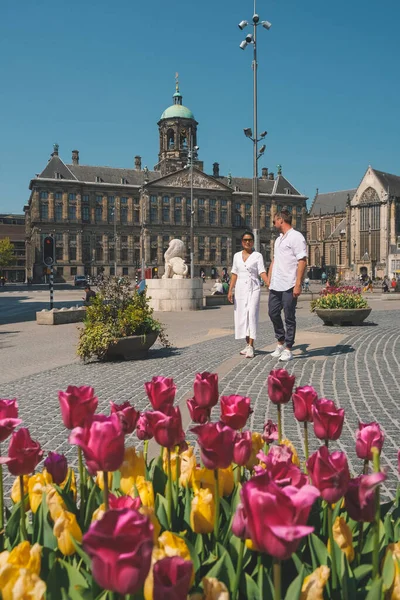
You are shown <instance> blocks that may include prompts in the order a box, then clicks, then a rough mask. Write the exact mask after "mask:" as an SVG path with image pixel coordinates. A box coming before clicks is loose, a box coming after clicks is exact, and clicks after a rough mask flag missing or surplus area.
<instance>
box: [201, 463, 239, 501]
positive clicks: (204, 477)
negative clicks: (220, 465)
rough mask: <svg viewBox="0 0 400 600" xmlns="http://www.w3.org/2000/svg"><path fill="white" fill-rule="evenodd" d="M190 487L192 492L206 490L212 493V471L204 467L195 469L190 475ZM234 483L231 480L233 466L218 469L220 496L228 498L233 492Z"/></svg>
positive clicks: (213, 484)
mask: <svg viewBox="0 0 400 600" xmlns="http://www.w3.org/2000/svg"><path fill="white" fill-rule="evenodd" d="M192 486H193V488H194V490H195V491H196V490H197V489H199V488H200V487H201V488H208V489H209V490H210V491H211V492H213V493H214V486H215V476H214V471H211V470H210V469H206V468H205V467H197V468H195V469H194V470H193V473H192ZM234 486H235V482H234V479H233V466H232V465H230V466H229V467H228V468H227V469H218V487H219V493H220V495H221V496H230V495H231V494H232V492H233V488H234Z"/></svg>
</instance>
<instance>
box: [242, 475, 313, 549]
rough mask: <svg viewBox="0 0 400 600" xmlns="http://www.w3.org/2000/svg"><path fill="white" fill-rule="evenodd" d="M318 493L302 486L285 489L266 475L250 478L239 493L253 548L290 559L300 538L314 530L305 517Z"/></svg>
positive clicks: (310, 487)
mask: <svg viewBox="0 0 400 600" xmlns="http://www.w3.org/2000/svg"><path fill="white" fill-rule="evenodd" d="M319 495H320V494H319V491H318V490H317V489H316V488H315V487H313V486H311V485H304V486H303V487H302V488H301V489H297V488H295V487H293V486H287V487H284V488H281V487H279V486H278V485H276V483H275V482H273V481H271V480H270V478H269V475H268V473H265V474H264V475H258V476H257V477H253V478H252V479H250V481H248V482H246V483H245V484H244V485H243V488H242V491H241V497H242V503H243V510H244V513H245V515H246V518H247V526H246V529H247V531H246V533H247V534H249V537H250V538H251V540H252V542H253V544H254V546H255V548H256V549H257V550H258V551H259V552H265V553H267V554H269V555H271V556H273V557H274V558H277V559H279V560H286V559H288V558H290V556H291V555H292V554H293V552H296V550H297V547H298V545H299V543H300V541H301V539H302V538H303V537H305V536H306V535H308V534H310V533H312V532H313V531H314V528H313V527H310V526H307V525H306V523H307V520H308V516H309V514H310V510H311V507H312V505H313V503H314V502H315V500H316V499H317V498H318V497H319Z"/></svg>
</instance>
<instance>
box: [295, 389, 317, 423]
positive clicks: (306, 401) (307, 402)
mask: <svg viewBox="0 0 400 600" xmlns="http://www.w3.org/2000/svg"><path fill="white" fill-rule="evenodd" d="M292 400H293V410H294V416H295V418H296V419H297V420H298V421H300V422H303V421H308V422H309V423H312V420H313V414H312V406H313V404H314V402H315V401H316V400H318V394H317V392H316V391H315V389H314V388H313V387H312V386H311V385H305V386H303V387H298V388H296V389H295V391H294V392H293V396H292Z"/></svg>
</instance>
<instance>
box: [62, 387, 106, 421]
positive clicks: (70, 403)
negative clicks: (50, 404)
mask: <svg viewBox="0 0 400 600" xmlns="http://www.w3.org/2000/svg"><path fill="white" fill-rule="evenodd" d="M58 401H59V403H60V408H61V417H62V420H63V422H64V425H65V427H66V428H67V429H74V428H75V427H83V426H84V424H85V421H86V419H88V418H90V417H92V416H93V415H94V413H95V412H96V408H97V404H98V400H97V398H96V396H95V395H94V389H93V388H92V387H89V386H87V385H83V386H82V387H76V386H74V385H69V386H68V387H67V391H66V392H62V391H59V392H58Z"/></svg>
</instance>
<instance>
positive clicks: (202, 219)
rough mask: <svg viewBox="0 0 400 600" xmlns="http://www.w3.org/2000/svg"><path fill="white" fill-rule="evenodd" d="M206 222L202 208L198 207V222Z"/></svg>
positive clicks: (202, 223) (201, 223)
mask: <svg viewBox="0 0 400 600" xmlns="http://www.w3.org/2000/svg"><path fill="white" fill-rule="evenodd" d="M205 222H206V218H205V211H204V208H199V224H200V225H204V223H205Z"/></svg>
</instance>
